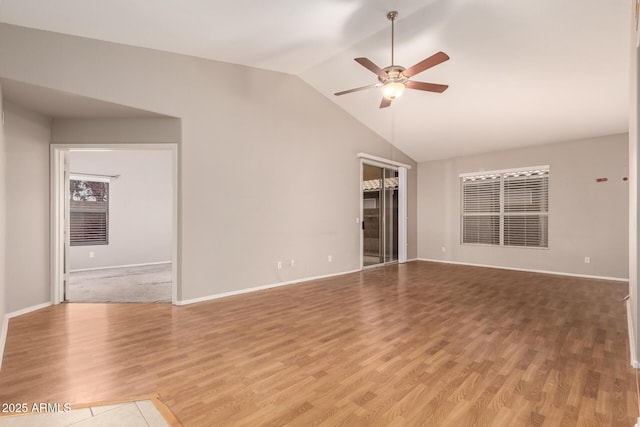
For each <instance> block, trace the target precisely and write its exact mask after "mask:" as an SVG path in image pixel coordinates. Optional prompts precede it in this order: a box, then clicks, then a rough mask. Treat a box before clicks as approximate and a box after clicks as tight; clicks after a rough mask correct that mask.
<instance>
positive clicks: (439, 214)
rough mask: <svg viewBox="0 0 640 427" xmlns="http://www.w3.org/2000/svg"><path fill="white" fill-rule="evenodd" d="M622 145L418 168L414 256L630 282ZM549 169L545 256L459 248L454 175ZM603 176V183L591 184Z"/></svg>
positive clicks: (611, 142) (533, 151) (566, 147)
mask: <svg viewBox="0 0 640 427" xmlns="http://www.w3.org/2000/svg"><path fill="white" fill-rule="evenodd" d="M627 146H628V136H627V135H626V134H621V135H612V136H607V137H600V138H592V139H585V140H580V141H571V142H562V143H556V144H549V145H543V146H537V147H530V148H525V149H517V150H508V151H501V152H495V153H487V154H483V155H476V156H469V157H460V158H455V159H449V160H441V161H433V162H426V163H421V164H420V165H419V167H418V188H419V196H418V214H419V220H418V257H419V258H423V259H434V260H441V261H450V262H462V263H471V264H482V265H491V266H500V267H509V268H521V269H533V270H542V271H551V272H558V273H569V274H581V275H590V276H602V277H612V278H628V277H629V276H628V265H629V264H628V262H629V258H628V215H629V207H628V206H629V205H628V191H629V182H628V181H623V178H624V177H627V176H628V167H627V166H628V150H627ZM547 164H548V165H550V184H549V185H550V189H549V210H550V214H549V249H533V248H508V247H490V246H474V245H462V244H461V243H460V178H459V174H460V173H467V172H477V171H489V170H498V169H510V168H519V167H527V166H538V165H547ZM602 177H606V178H608V181H607V182H603V183H597V182H596V179H597V178H602ZM442 247H445V248H446V252H442ZM587 256H588V257H591V263H590V264H585V262H584V258H585V257H587Z"/></svg>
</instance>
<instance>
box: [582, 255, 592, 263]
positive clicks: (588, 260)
mask: <svg viewBox="0 0 640 427" xmlns="http://www.w3.org/2000/svg"><path fill="white" fill-rule="evenodd" d="M584 263H585V264H591V257H590V256H586V257H584Z"/></svg>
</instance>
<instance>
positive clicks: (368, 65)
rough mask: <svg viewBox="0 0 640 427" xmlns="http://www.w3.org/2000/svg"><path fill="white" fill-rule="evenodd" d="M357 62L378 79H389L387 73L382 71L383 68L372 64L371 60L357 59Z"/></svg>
mask: <svg viewBox="0 0 640 427" xmlns="http://www.w3.org/2000/svg"><path fill="white" fill-rule="evenodd" d="M355 61H356V62H357V63H358V64H360V65H362V66H363V67H364V68H366V69H367V70H369V71H371V72H373V73H374V74H376V75H377V76H378V77H381V78H383V79H386V78H387V77H388V75H387V73H385V72H384V71H383V70H382V68H380V67H378V66H377V65H376V64H374V63H373V62H371V60H370V59H369V58H355Z"/></svg>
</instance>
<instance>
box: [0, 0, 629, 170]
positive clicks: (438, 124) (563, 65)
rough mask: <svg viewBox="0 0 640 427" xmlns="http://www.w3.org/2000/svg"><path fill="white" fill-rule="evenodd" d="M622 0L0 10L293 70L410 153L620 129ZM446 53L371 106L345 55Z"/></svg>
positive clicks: (53, 26)
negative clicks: (419, 84)
mask: <svg viewBox="0 0 640 427" xmlns="http://www.w3.org/2000/svg"><path fill="white" fill-rule="evenodd" d="M630 3H631V2H629V1H628V0H608V1H606V0H563V1H557V0H517V1H514V0H388V1H384V0H305V1H299V0H298V1H296V0H271V1H268V2H266V1H258V0H235V1H220V0H162V1H155V2H149V1H148V0H110V1H109V2H104V1H98V0H56V1H41V0H0V21H1V22H6V23H10V24H15V25H21V26H25V27H31V28H38V29H43V30H50V31H56V32H61V33H67V34H73V35H79V36H83V37H90V38H96V39H100V40H108V41H113V42H118V43H124V44H130V45H135V46H143V47H149V48H154V49H160V50H165V51H171V52H177V53H183V54H188V55H194V56H199V57H204V58H211V59H216V60H221V61H227V62H233V63H238V64H245V65H249V66H254V67H258V68H265V69H271V70H276V71H282V72H285V73H291V74H295V75H298V76H300V77H301V78H302V79H304V80H305V81H306V82H307V83H309V84H310V85H311V86H313V87H314V88H316V89H317V90H318V91H319V92H321V93H323V94H324V95H326V96H327V97H328V98H329V99H331V100H332V101H333V102H335V103H336V104H338V105H339V106H340V107H342V108H343V109H345V110H346V111H348V112H349V113H350V114H352V115H353V116H354V117H356V118H357V119H358V120H360V121H361V122H363V123H364V124H365V125H367V126H368V127H369V128H371V129H372V130H374V131H375V132H377V133H378V134H380V135H382V136H383V137H385V138H387V139H388V140H389V141H391V142H392V143H394V144H395V145H396V146H397V147H398V148H400V149H401V150H403V151H405V152H406V153H407V154H409V155H410V156H412V157H413V158H414V159H415V160H417V161H426V160H431V159H438V158H446V157H454V156H459V155H465V154H471V153H478V152H485V151H493V150H500V149H505V148H510V147H519V146H527V145H533V144H543V143H549V142H556V141H563V140H571V139H578V138H584V137H592V136H600V135H607V134H613V133H622V132H626V131H627V129H628V125H627V123H628V117H627V111H628V102H629V101H628V91H629V90H628V87H629V40H630V35H629V26H630V25H629V22H630V16H631V6H630ZM390 10H398V11H399V13H400V16H399V18H398V20H397V21H396V55H395V58H396V61H395V62H396V63H397V64H398V65H403V66H405V67H409V66H410V65H413V64H414V63H416V62H418V61H420V60H422V59H423V58H425V57H427V56H430V55H432V54H433V53H435V52H437V51H439V50H442V51H444V52H446V53H447V54H448V55H449V56H450V57H451V59H450V60H449V61H447V62H445V63H443V64H441V65H438V66H436V67H434V68H432V69H429V70H427V71H425V72H423V73H421V74H418V75H417V76H415V77H413V79H412V80H421V81H428V82H432V83H444V84H449V85H450V87H449V89H448V90H447V91H446V92H444V93H443V94H434V93H428V92H420V91H412V90H409V91H406V92H405V94H404V95H403V96H402V97H401V98H399V99H398V100H396V101H394V103H393V105H392V106H391V107H390V108H387V109H383V110H380V109H378V105H379V103H380V98H381V95H380V94H379V92H378V90H377V89H371V90H369V91H363V92H357V93H352V94H349V95H345V96H342V97H335V96H333V93H334V92H338V91H340V90H344V89H349V88H352V87H358V86H364V85H367V84H372V83H376V82H377V77H376V76H375V75H374V74H373V73H371V72H370V71H368V70H366V69H365V68H363V67H362V66H360V65H358V64H357V63H356V62H354V61H353V58H355V57H360V56H364V57H368V58H369V59H371V60H372V61H373V62H375V63H376V64H378V65H379V66H380V67H381V68H382V67H385V66H387V65H390V64H389V62H390V43H391V40H390V34H391V33H390V23H389V21H387V19H386V16H385V15H386V13H387V12H388V11H390Z"/></svg>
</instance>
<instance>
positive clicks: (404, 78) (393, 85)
mask: <svg viewBox="0 0 640 427" xmlns="http://www.w3.org/2000/svg"><path fill="white" fill-rule="evenodd" d="M397 17H398V12H397V11H392V12H389V13H387V19H389V21H391V65H389V66H388V67H385V68H380V67H378V66H377V65H376V64H374V63H373V62H372V61H371V60H370V59H368V58H355V61H356V62H357V63H358V64H360V65H362V66H363V67H365V68H366V69H368V70H369V71H371V72H373V73H374V74H376V75H377V76H378V80H379V83H376V84H372V85H368V86H362V87H358V88H355V89H349V90H343V91H342V92H337V93H335V94H334V95H335V96H340V95H345V94H347V93H351V92H358V91H361V90H365V89H371V88H373V87H381V88H382V102H381V103H380V108H386V107H388V106H390V105H391V101H393V100H394V99H396V98H397V97H399V96H400V95H402V92H404V90H405V88H408V89H417V90H424V91H427V92H438V93H442V92H444V91H445V90H447V88H448V87H449V86H448V85H440V84H435V83H425V82H416V81H413V80H409V79H410V78H411V77H413V76H415V75H416V74H418V73H421V72H423V71H425V70H428V69H429V68H431V67H435V66H436V65H438V64H440V63H442V62H444V61H446V60H448V59H449V55H447V54H446V53H444V52H438V53H436V54H434V55H431V56H430V57H428V58H426V59H423V60H422V61H420V62H418V63H417V64H415V65H414V66H412V67H409V68H404V67H401V66H399V65H393V59H394V58H393V42H394V25H393V23H394V21H395V19H396V18H397Z"/></svg>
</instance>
